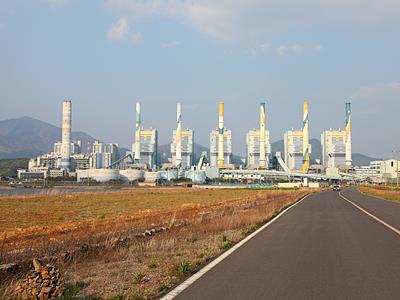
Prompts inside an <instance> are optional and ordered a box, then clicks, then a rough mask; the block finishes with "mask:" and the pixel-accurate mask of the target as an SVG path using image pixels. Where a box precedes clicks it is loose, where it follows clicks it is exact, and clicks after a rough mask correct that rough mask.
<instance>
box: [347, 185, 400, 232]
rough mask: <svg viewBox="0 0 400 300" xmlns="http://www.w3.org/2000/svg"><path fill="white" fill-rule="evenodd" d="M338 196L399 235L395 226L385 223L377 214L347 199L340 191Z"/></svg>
mask: <svg viewBox="0 0 400 300" xmlns="http://www.w3.org/2000/svg"><path fill="white" fill-rule="evenodd" d="M339 196H340V197H341V198H342V199H344V200H346V201H347V202H349V203H350V204H352V205H354V206H355V207H356V208H358V209H359V210H361V211H362V212H363V213H365V214H366V215H368V216H370V217H371V218H372V219H374V220H375V221H378V222H379V223H381V224H382V225H384V226H386V227H387V228H389V229H390V230H392V231H393V232H395V233H397V234H398V235H399V236H400V230H398V229H397V228H395V227H393V226H392V225H390V224H388V223H386V222H385V221H383V220H381V219H379V218H378V217H377V216H374V215H373V214H371V213H370V212H369V211H367V210H365V209H364V208H362V207H361V206H359V205H357V204H355V203H354V202H353V201H351V200H349V199H348V198H346V197H345V196H343V195H342V193H341V192H340V193H339Z"/></svg>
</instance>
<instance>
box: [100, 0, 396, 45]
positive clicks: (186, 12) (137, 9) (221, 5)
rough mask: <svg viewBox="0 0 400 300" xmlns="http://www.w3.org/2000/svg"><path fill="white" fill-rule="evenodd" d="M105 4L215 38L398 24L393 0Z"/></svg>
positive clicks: (121, 13) (135, 17) (112, 0)
mask: <svg viewBox="0 0 400 300" xmlns="http://www.w3.org/2000/svg"><path fill="white" fill-rule="evenodd" d="M105 6H106V8H107V9H108V10H110V11H111V12H112V13H113V14H115V15H116V16H117V17H124V18H126V19H127V20H129V22H134V23H138V22H142V21H143V20H145V19H149V18H154V17H156V18H160V17H161V18H166V19H170V20H173V21H175V22H178V23H182V24H186V25H188V26H190V27H192V28H194V29H195V30H197V31H199V32H201V33H205V34H208V35H210V36H212V37H214V38H217V39H219V40H232V39H236V38H238V37H242V36H246V35H252V34H265V33H267V34H268V33H276V32H280V31H284V30H289V29H296V30H300V29H304V30H307V29H310V28H316V27H323V26H325V27H328V28H329V29H332V28H341V29H345V30H349V29H351V30H353V29H354V30H355V29H361V30H363V29H374V30H378V29H379V28H382V27H385V26H392V25H393V24H399V23H400V18H398V15H399V14H400V1H398V0H380V1H377V0H335V1H320V0H106V4H105ZM282 51H283V52H285V51H287V50H285V49H284V50H282ZM289 51H290V50H289Z"/></svg>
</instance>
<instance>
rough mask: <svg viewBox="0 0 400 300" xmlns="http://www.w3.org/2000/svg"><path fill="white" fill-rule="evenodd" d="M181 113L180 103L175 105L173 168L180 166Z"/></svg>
mask: <svg viewBox="0 0 400 300" xmlns="http://www.w3.org/2000/svg"><path fill="white" fill-rule="evenodd" d="M181 131H182V111H181V103H180V102H178V103H177V104H176V155H175V166H176V167H179V166H181V164H182V142H181V139H182V136H181Z"/></svg>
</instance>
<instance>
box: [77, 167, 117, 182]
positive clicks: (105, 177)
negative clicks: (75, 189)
mask: <svg viewBox="0 0 400 300" xmlns="http://www.w3.org/2000/svg"><path fill="white" fill-rule="evenodd" d="M76 177H77V181H78V182H81V181H97V182H108V181H114V180H119V179H120V175H119V170H115V169H88V170H77V172H76Z"/></svg>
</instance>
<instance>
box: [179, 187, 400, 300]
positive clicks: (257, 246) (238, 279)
mask: <svg viewBox="0 0 400 300" xmlns="http://www.w3.org/2000/svg"><path fill="white" fill-rule="evenodd" d="M343 194H344V195H346V197H348V198H349V199H350V200H353V198H357V199H356V200H355V201H358V202H357V204H358V205H360V206H363V207H364V205H365V203H367V204H366V206H368V207H364V208H365V209H368V211H369V212H370V213H374V212H376V213H377V214H379V216H378V217H379V218H381V219H382V220H384V221H386V220H385V218H388V220H387V222H389V221H390V223H391V225H393V226H395V225H396V228H398V227H397V226H398V224H399V223H398V221H399V220H400V204H396V203H392V202H387V201H384V200H376V199H372V200H371V199H368V198H369V197H365V196H362V195H360V194H359V193H358V192H356V191H353V190H345V191H344V192H343ZM363 201H364V202H363ZM374 201H378V202H374ZM379 201H380V202H379ZM389 219H390V220H389ZM398 229H400V228H398ZM175 299H179V300H182V299H191V300H195V299H221V300H223V299H400V236H399V235H397V234H396V233H394V232H393V231H391V230H389V229H388V228H386V227H385V226H383V225H382V224H380V223H378V222H377V221H375V220H373V219H372V218H370V217H369V216H367V215H366V214H364V213H363V212H361V211H360V210H358V209H357V208H356V207H354V206H353V205H351V204H350V203H348V202H347V201H345V200H343V199H342V198H340V197H339V194H338V192H331V191H330V192H324V193H319V194H314V195H312V196H310V197H308V198H307V199H305V200H304V201H302V202H301V203H299V204H298V205H297V206H295V207H293V208H292V209H291V210H289V211H288V212H287V213H286V214H284V215H283V216H282V217H281V218H279V219H278V220H277V221H276V222H274V223H273V224H271V226H269V227H268V228H266V229H265V230H263V231H262V232H260V233H259V234H258V235H257V236H255V237H254V238H253V239H251V240H250V241H249V242H247V243H246V244H245V245H243V246H242V247H241V248H239V249H238V250H237V251H235V252H234V253H232V254H231V255H230V256H228V257H227V258H226V259H225V260H223V261H222V262H221V263H219V264H218V265H217V266H216V267H214V268H213V269H211V270H210V271H209V272H207V273H206V274H204V275H203V276H202V277H201V278H200V279H199V280H197V281H195V282H194V283H193V284H192V285H191V286H189V287H188V288H187V289H186V290H184V291H183V292H182V293H181V294H180V295H178V296H177V297H176V298H175Z"/></svg>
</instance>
